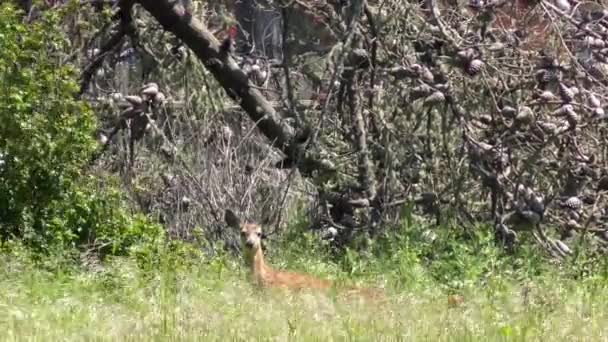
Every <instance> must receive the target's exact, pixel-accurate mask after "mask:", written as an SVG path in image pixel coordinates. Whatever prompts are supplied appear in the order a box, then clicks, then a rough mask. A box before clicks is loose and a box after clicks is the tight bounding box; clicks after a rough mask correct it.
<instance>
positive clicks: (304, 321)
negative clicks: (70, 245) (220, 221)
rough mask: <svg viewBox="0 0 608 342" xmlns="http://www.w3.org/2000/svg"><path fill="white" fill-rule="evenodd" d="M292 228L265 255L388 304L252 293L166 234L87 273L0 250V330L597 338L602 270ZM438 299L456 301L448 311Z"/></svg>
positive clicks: (97, 336)
mask: <svg viewBox="0 0 608 342" xmlns="http://www.w3.org/2000/svg"><path fill="white" fill-rule="evenodd" d="M299 221H302V220H299ZM300 226H302V223H301V222H298V220H296V222H295V223H294V224H293V225H292V226H291V228H290V230H289V232H290V233H287V234H284V235H282V236H283V237H284V238H281V239H276V240H272V241H270V242H269V247H268V248H267V254H268V262H269V263H271V264H272V265H274V266H276V267H279V268H287V269H291V270H298V271H302V272H308V273H312V274H315V275H317V276H320V277H326V278H331V279H334V280H339V281H344V282H347V283H357V284H359V285H364V286H373V287H380V288H383V289H384V291H385V292H386V293H387V296H388V301H387V302H386V303H381V304H373V303H372V304H369V303H367V304H366V303H364V302H358V301H352V302H343V301H339V300H336V299H335V298H333V297H331V296H323V295H320V294H314V293H299V294H293V293H291V294H289V293H284V292H268V291H260V290H258V289H256V288H254V287H253V286H252V285H251V283H250V281H249V278H248V273H247V269H246V267H245V266H244V265H243V264H242V263H241V261H240V260H239V259H238V258H235V257H234V256H232V255H229V254H222V253H220V254H216V255H215V256H214V257H207V256H205V255H204V254H203V253H202V252H200V250H201V249H200V248H199V247H198V246H194V245H186V244H183V243H178V242H174V241H173V242H170V241H163V242H162V243H160V244H151V243H148V244H147V245H142V246H140V247H139V249H133V251H135V252H134V253H131V254H132V256H130V257H108V258H107V259H106V260H105V262H104V263H103V267H101V268H99V269H96V270H95V271H91V270H85V269H83V268H82V267H80V266H78V265H75V264H72V266H68V265H67V264H66V263H64V262H57V264H54V262H53V259H52V258H50V259H48V260H46V262H45V264H44V267H41V265H40V261H32V260H35V259H32V258H30V257H29V256H28V253H29V252H27V250H25V249H20V248H19V247H18V246H17V245H13V246H5V248H4V252H3V253H2V254H1V256H0V258H2V260H0V331H1V333H0V335H1V336H2V340H79V341H82V340H204V341H213V340H314V341H318V340H432V341H442V340H450V341H454V340H467V341H468V340H479V341H488V340H509V341H510V340H526V341H529V340H532V341H533V340H539V341H540V340H543V341H544V340H549V339H557V340H568V341H572V340H581V341H582V340H585V341H591V340H606V338H608V328H607V327H606V326H605V321H606V319H607V318H608V308H607V307H606V306H605V305H604V298H606V296H607V295H608V286H607V285H608V282H606V269H605V265H601V264H599V265H598V266H597V267H595V268H594V269H592V270H591V269H587V271H586V273H585V274H586V275H585V276H580V272H575V271H573V270H576V269H577V265H566V264H561V265H558V264H555V265H554V264H551V263H549V262H547V260H546V259H545V258H544V256H543V255H542V254H540V253H539V252H537V251H535V250H533V249H527V250H519V251H517V252H516V253H515V254H512V255H509V254H506V253H505V252H503V250H502V249H501V248H499V247H497V246H495V244H494V241H493V239H491V238H490V237H489V236H487V235H485V234H484V233H477V232H473V233H470V234H465V235H466V237H463V234H462V233H457V231H458V230H457V229H455V228H453V227H452V228H450V227H448V226H446V227H439V228H435V229H434V231H435V233H436V234H437V238H436V239H434V240H433V241H432V242H431V241H430V240H428V239H425V231H427V230H428V229H427V228H428V227H426V226H424V225H423V224H421V223H419V222H418V223H412V224H407V223H404V224H403V225H402V226H400V227H396V228H394V229H393V231H392V233H391V236H390V237H389V236H388V235H387V236H386V237H384V238H383V239H377V242H376V243H375V244H372V245H370V246H369V249H368V251H367V252H363V253H358V252H357V253H355V252H354V251H347V252H345V253H342V256H341V257H337V256H336V255H337V254H335V253H332V248H331V246H330V244H323V243H320V242H319V239H318V238H317V237H315V236H314V235H312V234H310V233H303V232H302V231H301V229H299V228H298V227H300ZM461 231H462V230H461ZM479 231H480V232H481V231H486V229H479ZM146 250H151V251H149V252H147V253H146V252H145V251H146ZM142 255H144V256H146V257H145V258H142ZM585 267H588V266H585ZM574 274H578V276H574ZM450 295H460V296H462V297H463V298H464V303H462V304H461V305H457V306H455V307H451V306H449V305H448V296H450Z"/></svg>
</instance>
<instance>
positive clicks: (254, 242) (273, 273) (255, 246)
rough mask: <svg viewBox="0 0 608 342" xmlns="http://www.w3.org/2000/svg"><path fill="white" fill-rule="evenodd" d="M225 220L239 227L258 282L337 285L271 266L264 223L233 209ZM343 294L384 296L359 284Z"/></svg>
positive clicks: (276, 285) (296, 287)
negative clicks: (249, 219) (244, 218)
mask: <svg viewBox="0 0 608 342" xmlns="http://www.w3.org/2000/svg"><path fill="white" fill-rule="evenodd" d="M225 220H226V223H227V224H228V225H229V226H231V227H233V228H235V229H239V232H240V235H241V246H242V248H243V254H244V257H245V261H246V262H247V265H248V266H249V267H250V270H251V274H252V275H253V278H254V280H255V282H256V284H257V285H258V286H260V287H263V288H284V289H289V290H304V289H312V290H324V291H328V290H330V289H332V288H334V287H335V284H334V283H333V282H332V281H330V280H326V279H318V278H315V277H313V276H310V275H307V274H301V273H295V272H289V271H280V270H276V269H274V268H272V267H271V266H269V265H268V264H266V261H265V260H264V252H263V250H262V238H263V233H262V227H261V226H259V225H257V224H254V223H241V222H240V220H239V219H238V217H237V216H236V215H235V214H234V213H233V212H232V211H230V210H226V214H225ZM340 294H343V295H345V296H347V297H351V296H353V295H355V296H362V297H366V298H376V299H377V298H380V297H383V295H382V293H381V292H380V291H379V290H376V289H369V288H357V287H350V288H347V289H345V291H343V292H342V293H340Z"/></svg>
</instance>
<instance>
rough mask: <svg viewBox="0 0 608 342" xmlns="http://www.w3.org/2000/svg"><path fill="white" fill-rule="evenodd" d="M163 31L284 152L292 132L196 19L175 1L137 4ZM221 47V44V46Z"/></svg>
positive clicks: (158, 0) (292, 134)
mask: <svg viewBox="0 0 608 342" xmlns="http://www.w3.org/2000/svg"><path fill="white" fill-rule="evenodd" d="M139 3H140V4H141V6H142V7H143V8H144V9H145V10H146V11H148V12H149V13H150V14H151V15H152V16H153V17H154V18H156V20H157V21H158V22H159V23H160V24H161V25H162V26H163V28H164V29H165V30H167V31H169V32H171V33H173V34H175V36H176V37H177V38H178V39H180V40H181V41H182V42H184V43H185V44H186V45H187V46H188V47H189V48H190V49H191V50H192V51H193V52H194V54H195V55H196V56H197V57H198V59H199V60H201V61H202V62H203V64H204V65H205V67H206V68H207V70H209V71H210V72H211V73H212V74H213V76H214V77H215V79H216V80H217V81H218V83H219V84H220V85H221V86H222V88H224V90H225V91H226V92H227V93H228V95H229V96H230V97H231V98H232V99H234V100H235V101H237V102H238V103H239V105H240V106H241V108H243V110H245V112H246V113H247V114H248V115H249V117H250V118H251V120H253V121H254V122H255V123H256V124H257V126H258V128H259V129H260V131H261V132H262V133H263V134H264V136H266V137H267V138H268V139H269V140H270V141H271V143H272V145H273V146H275V147H277V148H279V149H281V150H282V151H287V150H288V148H289V145H290V142H291V139H292V138H293V136H294V130H293V128H292V127H290V126H289V125H287V124H285V123H283V122H281V121H282V120H281V117H280V116H279V115H278V114H277V112H276V111H275V110H274V108H273V107H272V105H271V104H270V102H268V100H266V99H265V98H264V96H263V95H262V94H261V93H260V92H259V91H258V90H257V89H256V88H255V87H254V86H253V85H252V84H251V82H250V81H249V79H248V77H247V75H246V74H245V73H244V72H243V71H242V70H241V69H240V68H239V66H238V65H237V63H236V62H235V61H234V59H233V58H232V57H231V56H230V54H229V53H228V52H227V51H224V50H223V49H222V48H221V47H220V42H219V41H218V40H217V39H216V38H215V37H214V36H213V34H211V32H209V31H208V30H207V28H205V27H204V26H203V25H202V24H201V23H200V22H199V21H198V20H197V19H196V18H193V17H192V16H190V15H188V14H187V12H186V10H185V9H184V7H183V6H182V5H181V4H180V3H179V2H177V1H169V0H157V1H143V0H140V1H139ZM222 45H224V44H222Z"/></svg>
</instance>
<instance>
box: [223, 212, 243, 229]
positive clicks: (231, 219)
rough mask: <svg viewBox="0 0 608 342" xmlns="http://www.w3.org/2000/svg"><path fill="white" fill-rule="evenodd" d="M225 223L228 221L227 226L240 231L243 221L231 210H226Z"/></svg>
mask: <svg viewBox="0 0 608 342" xmlns="http://www.w3.org/2000/svg"><path fill="white" fill-rule="evenodd" d="M224 221H226V224H227V225H228V226H230V227H232V228H237V229H238V228H240V226H241V220H240V219H239V217H238V216H236V214H235V213H234V212H233V211H232V210H230V209H226V211H225V212H224Z"/></svg>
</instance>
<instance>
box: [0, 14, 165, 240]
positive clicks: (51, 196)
mask: <svg viewBox="0 0 608 342" xmlns="http://www.w3.org/2000/svg"><path fill="white" fill-rule="evenodd" d="M0 17H1V18H2V20H1V21H0V236H1V237H2V239H3V240H9V239H18V240H22V241H24V242H25V243H27V244H28V245H30V246H31V247H34V248H35V249H40V250H48V249H49V248H53V247H60V248H62V247H72V246H81V245H83V244H84V243H87V244H96V245H103V246H106V248H105V249H104V250H106V251H112V252H125V250H124V248H126V247H128V246H129V245H131V244H133V243H134V242H135V241H136V240H139V239H141V237H142V236H143V237H146V236H147V235H146V234H145V233H146V230H148V231H150V232H151V235H149V236H161V235H162V234H161V233H162V230H159V229H158V227H156V226H154V225H152V226H151V227H152V228H148V226H147V222H146V220H145V219H144V218H141V217H138V216H134V215H133V214H132V213H131V210H129V206H128V203H127V202H126V201H125V199H126V198H125V196H124V194H122V193H121V192H119V191H118V190H115V189H117V186H116V184H112V182H111V181H110V179H109V177H107V176H105V175H103V174H101V175H93V174H92V173H91V172H90V171H88V170H87V165H88V163H89V161H90V159H91V157H92V154H93V152H94V151H95V149H96V147H97V142H96V141H95V139H94V132H95V128H96V124H97V120H96V117H95V113H93V111H92V110H91V108H90V106H89V105H87V104H86V103H85V102H84V101H81V100H79V99H77V97H76V96H75V95H76V93H77V91H78V83H77V77H78V73H77V70H76V69H75V68H74V67H73V66H71V65H70V64H69V59H68V58H67V57H66V56H68V55H69V48H70V47H71V46H70V44H69V40H68V37H67V36H66V35H65V34H64V33H63V32H62V31H61V26H60V25H59V24H60V19H61V13H59V12H52V11H49V12H47V13H45V14H44V16H43V17H42V18H40V19H39V20H37V21H35V22H33V23H24V22H23V20H22V18H23V13H22V12H21V11H18V10H16V9H15V8H13V7H12V6H11V5H10V4H6V3H5V4H3V5H1V6H0ZM159 234H161V235H159Z"/></svg>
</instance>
